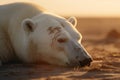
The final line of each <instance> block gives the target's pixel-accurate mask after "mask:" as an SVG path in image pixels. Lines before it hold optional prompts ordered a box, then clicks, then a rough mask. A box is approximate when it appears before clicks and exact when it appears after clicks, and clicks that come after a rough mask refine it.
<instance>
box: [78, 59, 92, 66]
mask: <svg viewBox="0 0 120 80" xmlns="http://www.w3.org/2000/svg"><path fill="white" fill-rule="evenodd" d="M92 61H93V60H92V58H87V59H84V60H83V61H79V64H80V66H81V67H84V66H90V64H91V62H92Z"/></svg>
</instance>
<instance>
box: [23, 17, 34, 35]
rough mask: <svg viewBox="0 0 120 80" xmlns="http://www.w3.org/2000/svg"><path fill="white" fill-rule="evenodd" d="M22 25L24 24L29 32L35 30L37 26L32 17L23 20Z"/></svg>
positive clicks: (24, 27)
mask: <svg viewBox="0 0 120 80" xmlns="http://www.w3.org/2000/svg"><path fill="white" fill-rule="evenodd" d="M22 26H23V29H24V30H25V31H26V32H28V33H30V32H33V31H34V30H35V28H36V25H35V23H34V22H33V21H32V19H25V20H23V22H22Z"/></svg>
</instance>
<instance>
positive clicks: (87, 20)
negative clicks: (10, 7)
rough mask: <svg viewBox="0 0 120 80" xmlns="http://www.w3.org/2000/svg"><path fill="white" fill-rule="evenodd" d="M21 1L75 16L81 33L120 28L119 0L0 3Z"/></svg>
mask: <svg viewBox="0 0 120 80" xmlns="http://www.w3.org/2000/svg"><path fill="white" fill-rule="evenodd" d="M21 1H24V2H33V3H37V4H40V5H41V6H43V7H45V8H46V9H48V10H49V11H51V12H53V13H56V14H59V15H61V16H66V17H69V16H76V17H77V19H78V25H77V28H78V30H79V31H80V32H81V33H82V34H83V35H85V34H89V35H91V34H92V35H96V34H97V35H101V34H102V33H103V34H105V33H106V32H109V30H111V29H117V30H120V0H74V1H73V0H1V1H0V4H7V3H12V2H21Z"/></svg>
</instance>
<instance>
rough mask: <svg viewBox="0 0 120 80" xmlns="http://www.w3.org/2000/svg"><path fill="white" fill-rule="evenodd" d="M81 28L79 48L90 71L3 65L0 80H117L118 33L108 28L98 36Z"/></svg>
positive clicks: (119, 71) (119, 77) (119, 62)
mask: <svg viewBox="0 0 120 80" xmlns="http://www.w3.org/2000/svg"><path fill="white" fill-rule="evenodd" d="M77 28H78V27H77ZM81 28H82V29H81ZM81 28H79V31H81V33H83V40H82V44H83V45H84V47H85V48H86V49H87V51H88V52H89V53H90V54H91V55H92V57H93V60H94V61H93V62H92V64H91V66H90V67H84V68H79V67H75V68H68V67H58V66H53V65H48V64H41V65H34V64H20V63H19V64H6V65H3V66H2V67H0V80H120V32H119V31H117V30H114V29H113V28H111V27H110V30H108V31H107V32H106V33H104V32H103V33H99V34H98V32H100V30H99V29H96V30H95V29H94V28H93V29H92V28H85V30H83V28H84V27H81ZM102 28H103V29H106V28H104V27H102ZM88 30H91V33H90V32H85V31H88ZM92 30H94V33H93V32H92ZM101 31H102V30H101ZM103 31H105V30H103Z"/></svg>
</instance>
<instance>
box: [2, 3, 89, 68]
mask: <svg viewBox="0 0 120 80" xmlns="http://www.w3.org/2000/svg"><path fill="white" fill-rule="evenodd" d="M74 26H76V19H75V18H69V19H68V20H66V19H65V18H63V17H60V16H57V15H55V14H52V13H47V12H46V10H44V9H43V8H42V7H40V6H37V5H34V4H31V3H13V4H7V5H1V6H0V63H4V62H8V61H10V60H12V59H14V58H17V59H20V60H21V61H23V62H27V63H39V62H41V61H45V62H48V63H50V64H57V65H64V66H66V65H70V66H77V65H80V66H85V65H89V64H90V62H91V57H90V56H89V54H87V52H86V51H85V49H84V48H83V46H82V45H81V43H80V41H81V37H82V36H81V35H80V33H79V32H78V31H77V30H76V28H75V27H74ZM82 61H85V63H83V62H82Z"/></svg>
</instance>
